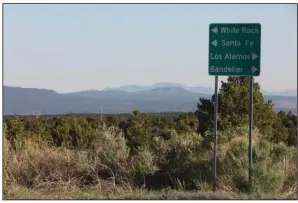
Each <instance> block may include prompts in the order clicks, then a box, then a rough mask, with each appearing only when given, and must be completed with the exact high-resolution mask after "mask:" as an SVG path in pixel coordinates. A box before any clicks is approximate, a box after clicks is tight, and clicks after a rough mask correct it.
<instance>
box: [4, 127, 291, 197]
mask: <svg viewBox="0 0 298 203" xmlns="http://www.w3.org/2000/svg"><path fill="white" fill-rule="evenodd" d="M255 135H256V136H255V137H254V146H255V147H256V149H257V150H261V149H262V150H263V151H260V152H258V153H259V154H260V157H265V159H264V160H263V162H262V164H260V165H262V166H264V167H265V168H261V169H258V170H257V172H258V173H257V175H258V176H256V182H255V184H256V186H257V187H256V190H255V191H256V192H255V193H254V194H252V195H247V194H243V193H241V192H242V191H241V190H240V189H239V187H240V186H239V184H244V186H243V187H245V184H246V183H247V166H246V164H247V153H246V152H247V146H246V145H247V138H246V137H244V136H238V137H237V136H235V137H234V138H232V140H231V141H230V142H229V143H225V144H224V145H221V146H220V147H219V149H218V170H219V171H218V179H217V186H218V189H219V190H220V191H219V192H216V193H213V192H212V191H210V190H211V184H210V183H209V182H204V181H202V180H201V179H199V177H194V178H197V180H196V184H197V187H198V188H199V191H195V192H189V191H183V190H159V191H148V190H145V189H144V188H136V187H135V186H134V184H133V178H134V175H135V174H137V173H138V172H143V173H150V172H153V171H154V170H155V169H156V164H155V161H156V160H158V161H160V160H163V159H164V158H165V157H163V156H164V154H166V153H168V151H171V150H172V151H174V152H179V153H178V154H177V156H175V157H173V160H174V162H173V163H172V165H168V167H173V168H175V169H180V168H181V167H185V166H186V165H187V164H188V165H189V166H191V167H192V172H198V171H200V172H204V171H203V170H206V171H207V170H210V168H207V167H205V166H204V165H203V164H206V163H207V162H208V160H211V156H210V154H209V152H205V153H202V154H201V155H200V156H197V154H198V153H199V152H200V149H199V148H198V147H197V145H198V144H200V139H198V138H196V137H194V136H189V137H188V139H186V137H187V136H181V137H179V136H178V135H174V138H173V141H170V142H169V144H168V145H167V143H166V142H164V141H160V143H159V144H158V145H157V148H158V150H157V151H156V152H155V154H154V153H152V152H151V151H150V150H149V149H143V150H142V151H140V152H139V153H138V154H137V155H134V156H133V157H131V156H130V153H129V149H128V148H127V145H126V141H125V139H124V137H123V135H122V134H121V132H120V131H118V130H117V129H115V128H113V127H111V128H102V129H101V130H98V131H97V134H96V139H95V141H94V142H93V143H92V146H90V148H89V149H88V150H83V149H81V150H71V149H66V148H57V147H51V146H48V145H46V144H44V142H42V141H41V142H36V141H31V140H30V139H29V138H28V139H24V140H19V142H18V143H17V146H18V147H17V149H16V150H14V149H12V148H11V146H10V143H9V141H8V140H6V139H5V140H4V143H3V146H4V199H286V198H289V197H293V198H296V197H295V196H294V192H295V190H296V189H297V186H296V181H295V172H296V168H295V162H294V161H293V160H295V157H294V156H292V155H293V154H295V151H294V150H292V151H291V150H289V149H288V148H284V147H283V146H282V145H280V146H278V147H279V148H280V149H279V150H281V151H282V150H284V151H282V152H283V153H284V155H281V157H279V158H272V157H271V158H270V157H269V155H270V154H267V153H268V151H270V150H272V146H271V145H266V143H263V142H261V141H260V139H259V136H258V132H257V131H255ZM183 141H184V142H183ZM157 152H164V153H160V154H158V153H157ZM262 153H263V154H262ZM289 155H291V156H289ZM156 156H160V157H161V159H158V158H157V157H156ZM270 156H271V155H270ZM266 157H267V158H266ZM177 162H178V164H175V163H177ZM184 163H185V164H184ZM255 165H257V164H255ZM179 167H180V168H179ZM196 167H197V168H196ZM200 167H201V168H200ZM204 167H205V168H204ZM194 174H196V173H194ZM205 174H206V173H205ZM258 181H259V182H258ZM270 185H274V188H273V189H274V190H275V193H270V192H266V191H267V190H266V189H267V187H268V186H270ZM241 187H242V186H241ZM264 191H265V192H264Z"/></svg>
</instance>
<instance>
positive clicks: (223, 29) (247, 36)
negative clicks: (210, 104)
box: [209, 23, 261, 76]
mask: <svg viewBox="0 0 298 203" xmlns="http://www.w3.org/2000/svg"><path fill="white" fill-rule="evenodd" d="M260 59H261V25H260V24H258V23H256V24H252V23H250V24H242V23H241V24H240V23H239V24H238V23H237V24H220V23H219V24H215V23H214V24H213V23H212V24H210V26H209V75H215V76H259V75H260V72H261V69H260V68H261V66H260V62H261V60H260Z"/></svg>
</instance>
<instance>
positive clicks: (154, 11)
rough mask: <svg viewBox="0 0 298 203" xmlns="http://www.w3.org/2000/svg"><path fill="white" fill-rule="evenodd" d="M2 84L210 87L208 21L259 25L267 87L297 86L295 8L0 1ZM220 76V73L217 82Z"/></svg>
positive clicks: (71, 87) (65, 88)
mask: <svg viewBox="0 0 298 203" xmlns="http://www.w3.org/2000/svg"><path fill="white" fill-rule="evenodd" d="M3 6H4V85H9V86H19V87H34V88H46V89H52V90H55V91H58V92H70V91H77V90H85V89H103V88H105V87H107V86H109V87H117V86H120V85H127V84H140V85H141V84H142V85H143V84H144V85H146V84H154V83H157V82H161V81H166V82H175V83H181V84H186V85H201V86H207V87H213V86H214V77H213V76H209V75H208V36H209V31H208V28H209V24H210V23H261V25H262V42H261V43H262V51H261V53H262V54H261V76H259V77H257V78H256V80H257V81H258V82H260V83H261V88H262V89H265V90H267V91H283V90H286V89H296V87H297V5H280V4H276V5H258V4H256V5H243V4H242V5H241V4H239V5H229V4H222V5H211V4H210V5H203V4H201V5H200V4H196V5H181V4H180V5H178V4H176V5H173V4H172V5H152V4H151V5H140V4H138V5H129V4H126V5H124V4H122V5H120V4H118V5H112V4H109V5H100V4H97V5H90V4H89V5H87V4H84V5H82V4H77V5H69V4H68V5H67V4H65V5H61V4H57V5H53V4H52V5H49V4H43V5H42V4H39V5H36V4H35V5H32V4H31V5H28V4H27V5H25V4H23V5H16V4H14V5H12V4H11V5H3ZM224 78H225V77H220V80H221V79H224Z"/></svg>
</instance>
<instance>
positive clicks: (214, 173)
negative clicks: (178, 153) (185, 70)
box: [213, 76, 218, 191]
mask: <svg viewBox="0 0 298 203" xmlns="http://www.w3.org/2000/svg"><path fill="white" fill-rule="evenodd" d="M214 92H215V95H214V96H215V101H214V153H213V191H216V152H217V111H218V76H215V91H214Z"/></svg>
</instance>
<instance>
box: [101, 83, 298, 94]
mask: <svg viewBox="0 0 298 203" xmlns="http://www.w3.org/2000/svg"><path fill="white" fill-rule="evenodd" d="M160 87H181V88H183V89H185V90H187V91H190V92H195V93H203V94H213V93H214V88H211V87H202V86H187V85H182V84H179V83H169V82H160V83H156V84H154V85H123V86H120V87H116V88H110V87H107V88H105V89H104V90H103V91H111V90H118V91H124V92H138V91H146V90H151V89H155V88H160ZM262 93H263V94H264V95H281V96H297V89H289V90H285V91H283V92H268V91H265V90H262Z"/></svg>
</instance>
